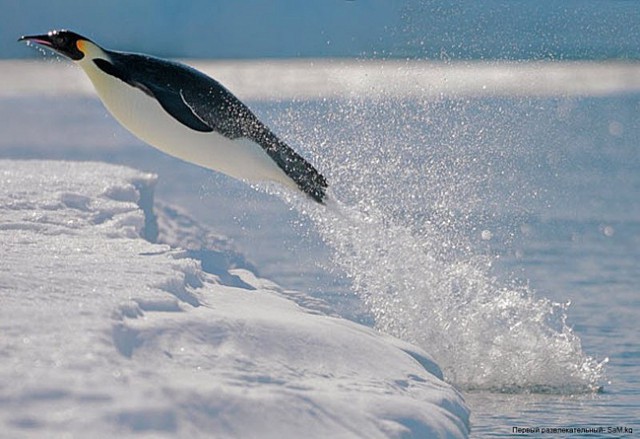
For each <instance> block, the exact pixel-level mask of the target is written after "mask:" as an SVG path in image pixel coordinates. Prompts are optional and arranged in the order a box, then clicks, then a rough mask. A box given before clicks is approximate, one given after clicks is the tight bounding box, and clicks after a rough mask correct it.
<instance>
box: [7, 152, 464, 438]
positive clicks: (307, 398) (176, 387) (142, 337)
mask: <svg viewBox="0 0 640 439" xmlns="http://www.w3.org/2000/svg"><path fill="white" fill-rule="evenodd" d="M154 184H155V177H154V176H153V175H149V174H143V173H140V172H138V171H135V170H132V169H128V168H124V167H118V166H112V165H106V164H98V163H70V162H47V161H0V215H1V218H2V220H1V221H0V255H1V258H2V264H1V265H0V303H1V306H0V359H1V361H0V422H1V423H2V431H3V433H4V434H5V435H6V436H7V437H18V436H20V437H45V436H46V437H55V436H71V437H76V436H77V437H83V436H86V435H87V432H91V436H92V437H113V436H114V435H116V434H117V435H119V436H128V435H131V436H133V435H135V436H136V437H138V436H148V437H176V436H181V437H199V436H207V437H213V436H215V437H218V438H224V437H241V438H251V437H260V438H271V437H273V438H289V437H291V438H293V437H307V438H309V437H318V438H326V437H332V438H336V437H366V438H377V437H424V438H432V437H456V438H457V437H466V435H467V433H468V410H467V408H466V406H465V404H464V402H463V400H462V398H461V396H460V395H459V393H458V392H456V391H455V390H454V389H453V388H452V387H450V386H449V385H448V384H446V383H444V382H443V381H442V380H441V379H440V378H441V372H440V370H439V368H438V366H437V365H436V364H435V363H433V361H432V360H431V359H430V358H429V356H428V355H427V354H426V353H424V352H421V351H420V350H419V349H417V348H415V347H413V346H410V345H407V344H405V343H403V342H400V341H398V340H396V339H393V338H391V337H388V336H384V335H381V334H378V333H376V332H374V331H372V330H371V329H369V328H366V327H363V326H360V325H357V324H355V323H352V322H349V321H346V320H342V319H339V318H335V317H330V316H328V315H326V314H325V313H323V312H321V307H320V306H313V303H314V302H313V300H312V299H309V300H308V301H305V300H302V299H303V298H302V299H301V295H300V294H291V293H288V292H284V291H281V290H280V289H279V287H278V286H277V285H275V284H273V283H271V282H269V281H266V280H264V279H259V278H257V277H256V276H255V275H254V274H253V273H252V271H251V270H250V268H251V267H250V266H249V265H248V264H246V262H245V261H244V260H243V259H242V257H241V256H240V255H237V254H235V253H234V252H233V251H232V249H231V247H230V246H229V245H228V242H226V241H225V240H224V238H222V237H215V236H213V235H211V234H210V233H208V232H206V231H204V230H202V229H200V228H199V226H198V225H197V224H195V223H194V222H193V221H191V220H189V219H188V218H187V217H185V216H184V215H182V214H181V212H179V211H176V210H173V209H171V208H170V207H166V206H165V207H163V208H162V209H156V214H154V213H153V210H152V205H153V187H154ZM156 215H157V216H156ZM141 236H146V237H147V238H148V239H146V240H145V239H142V238H141ZM159 242H167V243H169V244H172V245H171V246H170V245H167V244H160V243H159ZM176 243H179V244H180V245H181V246H182V247H183V248H182V249H180V248H176V247H174V246H173V244H176ZM203 252H204V254H206V255H207V258H206V261H207V264H208V265H209V266H208V267H207V269H206V271H205V270H203V268H202V266H201V263H200V262H199V261H197V260H195V259H193V258H191V257H189V256H198V255H202V254H203ZM316 302H317V301H316ZM305 304H310V306H302V305H305Z"/></svg>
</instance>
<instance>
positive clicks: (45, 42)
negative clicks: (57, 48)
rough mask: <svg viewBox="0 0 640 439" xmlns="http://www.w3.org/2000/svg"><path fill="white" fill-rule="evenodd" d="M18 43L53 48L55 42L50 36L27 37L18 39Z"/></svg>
mask: <svg viewBox="0 0 640 439" xmlns="http://www.w3.org/2000/svg"><path fill="white" fill-rule="evenodd" d="M18 41H28V42H31V43H36V44H40V45H42V46H47V47H53V41H51V36H49V35H48V34H44V35H25V36H22V37H20V38H18Z"/></svg>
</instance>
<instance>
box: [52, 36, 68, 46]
mask: <svg viewBox="0 0 640 439" xmlns="http://www.w3.org/2000/svg"><path fill="white" fill-rule="evenodd" d="M54 43H55V45H56V46H58V47H64V46H65V45H66V43H67V39H66V38H65V37H64V36H63V35H56V36H55V37H54Z"/></svg>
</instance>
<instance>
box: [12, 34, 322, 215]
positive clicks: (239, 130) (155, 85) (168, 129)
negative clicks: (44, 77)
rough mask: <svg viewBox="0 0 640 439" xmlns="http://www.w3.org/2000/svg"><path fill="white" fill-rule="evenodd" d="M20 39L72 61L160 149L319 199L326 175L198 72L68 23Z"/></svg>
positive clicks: (118, 114)
mask: <svg viewBox="0 0 640 439" xmlns="http://www.w3.org/2000/svg"><path fill="white" fill-rule="evenodd" d="M18 41H30V42H33V43H37V44H40V45H42V46H45V47H47V48H49V49H52V50H54V51H56V52H58V53H60V54H62V55H64V56H66V57H68V58H70V59H71V60H73V61H75V62H76V63H77V64H78V65H79V66H80V67H81V68H82V70H84V72H85V73H86V74H87V76H88V77H89V79H90V80H91V82H92V83H93V85H94V87H95V89H96V91H97V92H98V96H100V99H101V100H102V102H103V103H104V105H105V106H106V107H107V109H108V110H109V112H110V113H111V114H112V115H113V116H114V117H115V118H116V119H117V120H118V121H119V122H120V123H121V124H122V125H123V126H124V127H125V128H126V129H128V130H129V131H130V132H131V133H133V134H134V135H135V136H136V137H138V138H140V139H141V140H143V141H144V142H146V143H148V144H150V145H152V146H154V147H156V148H158V149H159V150H161V151H164V152H165V153H167V154H170V155H172V156H175V157H178V158H180V159H182V160H186V161H188V162H191V163H195V164H197V165H200V166H203V167H205V168H209V169H213V170H215V171H218V172H222V173H224V174H227V175H229V176H231V177H234V178H236V179H239V180H244V181H249V182H256V181H265V180H266V181H275V182H278V183H282V184H284V185H285V186H288V187H291V188H295V189H298V190H301V191H302V192H304V193H306V194H307V195H309V196H310V197H311V198H313V199H314V200H316V201H317V202H319V203H322V202H323V201H324V199H325V197H326V190H327V181H326V180H325V178H324V177H323V176H322V175H321V174H320V173H319V172H318V171H317V170H316V169H315V168H314V167H313V166H312V165H311V164H310V163H309V162H307V161H306V160H305V159H304V158H302V157H301V156H300V155H299V154H297V153H296V152H295V151H294V150H293V149H291V148H290V147H289V146H288V145H287V144H285V143H284V142H283V141H282V140H280V139H278V137H276V135H275V134H274V133H273V132H271V130H269V128H268V127H267V126H265V125H264V124H263V123H262V122H260V120H259V119H258V118H257V117H256V116H255V115H254V114H253V113H252V112H251V110H250V109H249V108H248V107H247V106H246V105H245V104H243V103H242V102H240V100H239V99H238V98H236V97H235V96H234V95H233V94H232V93H231V92H230V91H229V90H227V89H226V88H225V87H224V86H222V85H221V84H220V83H219V82H217V81H216V80H214V79H212V78H210V77H208V76H207V75H205V74H204V73H201V72H199V71H198V70H196V69H194V68H192V67H189V66H187V65H184V64H180V63H177V62H173V61H167V60H163V59H159V58H155V57H152V56H149V55H142V54H134V53H125V52H116V51H112V50H107V49H103V48H101V47H100V46H98V45H97V44H96V43H94V42H93V41H91V40H90V39H88V38H85V37H83V36H82V35H78V34H77V33H75V32H71V31H68V30H54V31H51V32H49V33H47V34H44V35H33V36H23V37H21V38H20V39H19V40H18Z"/></svg>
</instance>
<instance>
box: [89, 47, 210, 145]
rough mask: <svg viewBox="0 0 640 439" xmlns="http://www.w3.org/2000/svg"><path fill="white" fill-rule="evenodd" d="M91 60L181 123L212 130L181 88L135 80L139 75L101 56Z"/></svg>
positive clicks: (204, 130) (196, 129)
mask: <svg viewBox="0 0 640 439" xmlns="http://www.w3.org/2000/svg"><path fill="white" fill-rule="evenodd" d="M93 62H94V64H95V65H96V66H98V68H99V69H100V70H102V71H103V72H105V73H107V74H108V75H111V76H113V77H115V78H118V79H119V80H121V81H123V82H126V83H127V84H129V85H130V86H132V87H135V88H137V89H139V90H141V91H142V92H144V93H145V94H146V95H148V96H151V97H152V98H154V99H155V100H156V101H158V103H159V104H160V105H161V106H162V108H164V110H165V111H166V112H167V113H169V114H170V115H171V116H172V117H173V118H174V119H176V120H177V121H178V122H180V123H181V124H183V125H186V126H188V127H189V128H191V129H192V130H195V131H200V132H204V133H209V132H211V131H213V128H211V127H210V126H209V125H207V124H206V123H205V122H204V121H203V120H202V119H201V118H200V116H198V115H197V114H196V113H195V111H194V109H193V108H192V107H191V106H190V105H189V104H188V103H187V102H186V101H185V99H184V95H183V94H182V90H179V89H177V90H176V89H175V88H173V87H165V88H163V87H160V86H157V85H156V84H154V83H152V82H151V81H149V82H146V83H145V82H142V81H140V80H136V79H135V76H139V75H132V74H130V73H129V74H128V73H127V72H126V71H125V70H124V69H123V68H120V67H119V64H118V63H117V62H111V61H107V60H106V59H102V58H96V59H94V60H93Z"/></svg>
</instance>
